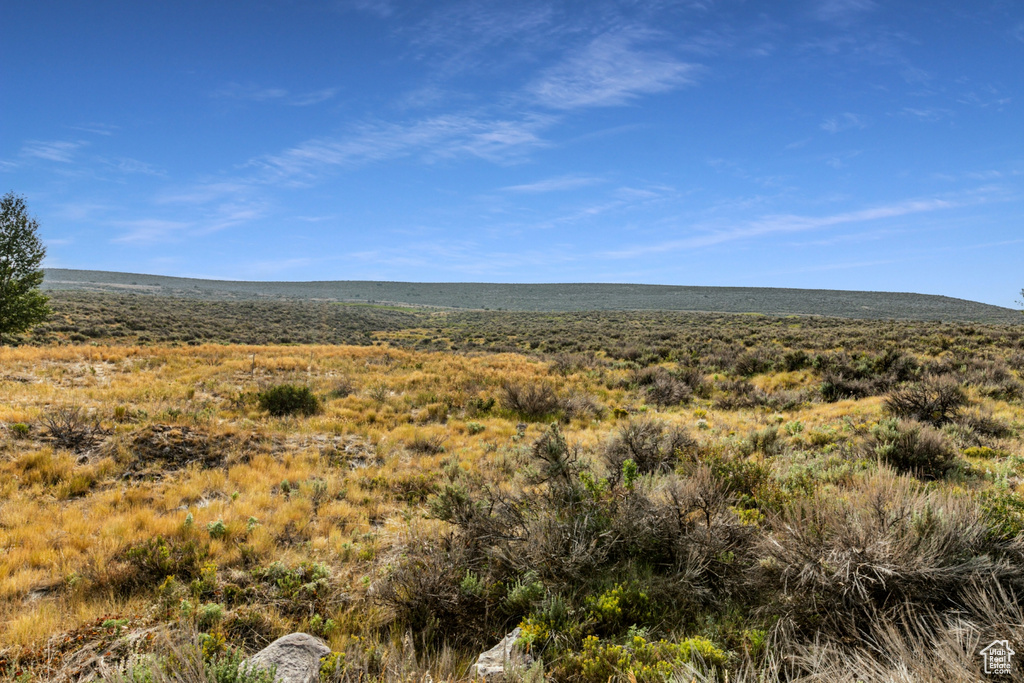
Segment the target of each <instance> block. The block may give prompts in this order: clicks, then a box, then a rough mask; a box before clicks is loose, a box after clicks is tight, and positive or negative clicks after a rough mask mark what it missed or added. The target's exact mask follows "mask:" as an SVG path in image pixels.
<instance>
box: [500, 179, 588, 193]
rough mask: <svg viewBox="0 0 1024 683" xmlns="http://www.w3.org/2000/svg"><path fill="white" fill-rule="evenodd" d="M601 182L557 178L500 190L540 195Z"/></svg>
mask: <svg viewBox="0 0 1024 683" xmlns="http://www.w3.org/2000/svg"><path fill="white" fill-rule="evenodd" d="M600 182H602V181H601V179H600V178H592V177H587V176H572V175H567V176H558V177H556V178H548V179H546V180H538V181H537V182H533V183H525V184H523V185H509V186H508V187H503V188H501V189H502V190H505V191H506V192H524V193H528V194H540V193H544V192H562V191H565V190H575V189H578V188H580V187H586V186H588V185H594V184H595V183H600Z"/></svg>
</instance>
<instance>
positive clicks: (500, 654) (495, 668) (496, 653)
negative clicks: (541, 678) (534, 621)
mask: <svg viewBox="0 0 1024 683" xmlns="http://www.w3.org/2000/svg"><path fill="white" fill-rule="evenodd" d="M519 633H520V629H519V627H518V626H517V627H516V628H515V630H514V631H512V632H511V633H509V634H508V635H507V636H505V637H504V638H502V639H501V642H499V643H498V644H497V645H495V646H494V647H492V648H491V649H490V650H488V651H487V652H484V653H483V654H481V655H480V656H479V657H477V659H476V664H474V665H473V666H472V667H471V668H470V670H469V673H470V675H471V676H473V677H474V678H483V679H485V680H488V681H498V680H501V679H502V678H504V676H505V671H506V669H507V668H508V667H509V666H513V667H525V666H529V664H530V656H529V655H527V654H524V653H523V652H521V651H520V650H519V648H517V647H516V641H517V640H519Z"/></svg>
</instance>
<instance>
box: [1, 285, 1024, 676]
mask: <svg viewBox="0 0 1024 683" xmlns="http://www.w3.org/2000/svg"><path fill="white" fill-rule="evenodd" d="M74 297H82V298H80V299H75V298H62V295H58V296H55V297H54V301H53V305H54V307H55V309H57V310H58V311H63V313H59V315H65V316H67V317H66V318H65V322H64V323H56V322H54V321H51V323H49V324H48V325H47V326H44V329H42V330H41V331H40V332H39V333H38V334H37V335H35V336H34V337H30V338H27V339H25V340H24V341H25V342H26V343H24V344H23V345H21V346H19V347H17V348H2V349H0V368H2V370H0V373H2V374H0V399H2V400H0V548H2V549H3V551H4V552H2V553H0V677H4V678H6V679H15V678H18V679H19V680H36V679H38V680H51V679H56V680H68V681H71V680H81V679H83V678H85V677H88V676H93V677H94V678H102V679H106V680H109V681H150V680H152V681H159V680H183V681H200V680H204V681H207V680H218V681H221V680H224V681H227V680H253V681H256V680H260V679H259V678H258V676H259V675H260V674H258V673H253V672H247V671H244V670H243V669H242V668H241V667H242V666H243V659H244V656H246V655H247V654H249V653H252V652H254V651H256V650H258V649H259V648H261V647H263V646H264V645H266V644H267V643H269V642H270V641H271V640H273V639H274V638H276V637H278V636H281V635H284V634H286V633H289V632H292V631H297V630H301V631H306V632H309V633H313V634H315V635H317V636H319V637H321V638H323V639H324V640H325V641H326V642H327V643H328V644H329V645H330V647H331V648H332V650H333V653H334V654H332V655H331V656H330V657H329V658H327V660H326V661H325V666H324V669H323V675H322V678H323V680H333V681H355V680H381V681H385V680H386V681H393V680H413V679H415V680H423V679H425V677H426V676H427V675H428V674H429V676H430V677H431V678H432V679H433V680H437V681H441V680H457V679H465V678H467V677H468V668H469V665H470V664H471V663H472V661H473V659H474V658H475V656H476V654H477V653H479V652H481V651H482V650H484V649H487V648H489V647H491V646H492V645H494V644H495V643H496V642H497V641H498V640H499V639H500V638H502V637H504V635H505V634H506V633H508V632H510V631H511V630H512V629H514V628H516V627H519V628H520V646H521V647H522V648H523V649H524V650H527V651H529V653H530V654H531V656H532V657H533V659H534V661H535V663H534V664H532V665H530V667H528V668H526V669H524V670H523V671H518V672H514V675H515V676H516V677H518V678H522V679H530V680H539V677H540V676H541V675H543V676H544V677H547V678H549V679H553V680H558V681H570V682H574V683H589V682H593V683H605V682H606V681H608V680H609V679H612V680H617V681H662V680H669V679H680V680H687V681H689V680H698V681H724V680H726V679H728V680H730V681H737V680H739V681H763V680H793V681H796V680H803V681H819V680H820V681H833V680H856V679H862V680H889V679H895V680H904V679H906V680H943V681H970V680H977V678H978V677H979V676H981V674H980V673H979V672H980V666H981V659H980V658H979V657H978V656H977V652H978V650H980V648H982V647H984V645H985V644H987V643H988V642H991V641H992V640H995V639H997V638H998V639H1005V638H1009V639H1010V640H1011V642H1022V641H1020V639H1021V638H1024V628H1022V627H1021V623H1024V620H1022V615H1021V614H1020V610H1019V607H1018V602H1017V599H1016V598H1015V596H1017V595H1020V594H1021V591H1022V590H1024V537H1022V531H1024V496H1022V495H1021V494H1022V493H1024V433H1022V430H1024V404H1022V400H1024V389H1022V388H1024V384H1022V381H1021V380H1022V377H1021V372H1022V371H1024V333H1022V330H1021V328H1020V327H1011V326H1002V327H1000V326H970V327H968V326H963V325H944V324H940V323H914V324H908V325H905V326H904V325H895V324H890V323H885V322H878V323H870V322H863V321H860V322H850V321H845V322H844V321H834V320H827V319H794V318H762V317H751V316H712V315H706V316H701V315H683V314H678V315H676V314H655V313H648V314H640V313H633V314H625V313H623V314H618V313H608V314H572V315H570V314H559V315H547V314H521V318H518V324H517V325H515V326H514V329H513V327H512V325H513V322H514V321H515V320H517V318H515V316H512V315H511V314H504V313H493V314H484V313H479V314H477V313H473V314H470V313H461V314H447V313H446V314H426V313H408V312H404V311H389V312H378V311H374V310H372V309H367V310H365V311H362V310H361V311H358V312H357V313H358V315H364V314H367V315H368V316H369V317H366V318H359V322H358V323H355V322H354V323H353V325H354V327H353V329H357V328H358V329H360V330H362V331H361V332H358V333H356V332H353V334H354V335H356V336H357V337H358V335H363V336H362V337H358V338H355V337H354V338H353V340H352V341H356V342H358V343H359V344H361V345H303V346H298V345H292V346H285V345H251V346H246V345H241V344H232V345H229V344H220V343H207V342H205V341H202V340H199V339H196V340H195V342H196V343H183V342H186V341H189V340H184V339H180V340H178V341H177V343H175V342H173V341H172V340H164V339H163V338H162V337H159V336H158V335H160V334H164V333H165V332H166V333H167V334H171V332H167V331H165V332H159V331H152V330H147V331H146V332H145V334H146V335H153V337H151V338H150V340H148V341H145V342H143V343H140V340H139V331H130V332H126V334H125V335H124V336H118V335H113V334H110V332H111V330H114V329H126V330H127V329H128V327H127V324H126V323H111V322H110V321H111V320H114V319H115V317H116V316H119V315H121V314H122V313H121V312H122V311H123V310H127V309H124V307H125V306H128V305H129V304H128V303H126V302H134V303H133V305H134V304H138V305H140V306H142V305H143V303H139V302H141V301H142V299H141V298H140V299H138V300H133V299H132V298H131V297H127V298H118V297H111V298H110V299H109V300H107V301H106V303H104V299H103V298H102V297H100V296H98V295H83V294H75V295H74ZM148 300H149V299H146V301H148ZM69 302H70V303H69ZM72 304H73V305H74V306H79V305H81V306H86V304H88V306H90V307H92V308H89V311H91V312H90V313H89V314H88V316H87V318H88V320H89V321H91V322H90V323H88V324H92V325H94V326H95V329H97V330H102V331H103V333H102V334H97V335H96V336H87V337H86V338H87V339H89V340H92V341H90V342H82V341H75V340H73V339H71V335H73V334H76V333H77V332H70V331H67V330H63V331H62V330H59V329H57V327H58V326H59V324H66V325H68V326H69V327H75V329H76V330H79V329H83V328H82V327H81V325H83V324H86V323H84V322H83V320H85V319H84V318H80V317H76V316H79V315H80V314H81V311H82V310H84V309H81V308H73V307H72V308H68V306H71V305H72ZM196 305H198V304H196ZM238 305H240V306H241V305H246V306H248V305H252V306H259V305H262V304H257V303H255V302H248V303H244V304H243V303H239V304H238ZM266 305H267V306H271V305H272V306H282V309H281V310H282V311H283V312H282V316H283V317H282V320H286V319H287V320H288V321H289V322H287V325H288V326H293V323H294V321H291V319H288V318H287V316H290V315H295V316H298V318H296V320H297V319H301V318H302V316H306V315H307V314H312V312H313V311H314V310H316V305H315V304H310V306H312V307H311V308H309V309H308V311H307V310H306V309H302V307H301V306H300V307H299V309H296V310H298V311H299V312H297V313H296V312H295V311H294V310H292V311H290V312H285V311H286V309H287V305H286V304H283V303H275V304H266ZM62 306H63V307H64V308H61V307H62ZM104 306H105V307H107V309H108V310H106V311H103V310H101V309H102V308H103V307H104ZM335 308H337V309H344V307H341V306H336V307H335ZM213 310H222V309H213ZM255 310H263V309H255ZM268 310H269V309H268ZM74 311H78V312H74ZM166 313H167V315H174V313H173V311H170V312H166ZM378 313H379V314H380V315H381V316H382V317H381V318H380V319H377V318H374V317H373V316H376V315H378ZM332 315H333V314H332ZM344 315H348V313H347V312H344ZM392 315H394V316H397V317H390V316H392ZM213 317H215V316H211V320H212V318H213ZM68 320H70V322H68ZM387 321H390V322H387ZM396 321H397V322H396ZM384 322H387V324H384ZM392 323H393V324H392ZM212 324H213V323H212V322H211V325H212ZM218 324H219V323H218ZM276 324H277V323H274V322H273V321H271V322H270V323H268V328H267V329H265V330H260V329H258V328H257V329H255V330H254V331H252V332H251V334H252V335H253V336H254V337H259V336H260V335H270V336H273V335H274V334H277V333H276V332H268V331H267V330H274V329H277V328H275V327H274V326H275V325H276ZM281 324H282V325H285V323H281ZM117 325H123V327H121V328H118V327H117ZM224 325H225V326H224V327H220V328H217V327H209V328H206V327H204V326H205V323H204V322H203V321H202V320H199V322H198V323H197V326H196V329H211V330H213V329H223V330H228V331H230V330H231V329H234V328H232V327H231V324H228V323H224ZM360 325H362V326H363V327H359V326H360ZM249 327H250V329H252V325H251V321H250V323H249ZM237 329H241V327H238V328H237ZM282 329H283V328H282ZM295 329H300V327H298V326H293V327H292V330H293V331H292V334H293V335H294V336H296V337H298V336H299V334H300V333H296V332H294V330H295ZM325 329H326V328H325ZM545 329H547V334H544V331H545ZM173 334H175V335H178V333H177V332H173ZM218 334H219V332H218ZM225 334H227V336H228V337H230V334H234V333H233V332H230V334H229V333H227V332H226V333H225ZM301 334H304V333H301ZM325 334H334V332H329V331H328V332H325ZM345 334H347V332H345ZM179 336H180V335H179ZM33 339H34V340H35V341H34V342H33ZM297 340H298V339H295V341H297ZM424 340H426V341H424ZM100 341H102V342H103V343H99V342H100ZM158 341H161V343H157V342H158ZM222 341H230V339H229V338H225V339H223V340H222ZM44 342H46V343H44ZM1014 639H1017V640H1016V641H1014ZM907 672H909V673H907ZM900 676H903V677H904V678H900Z"/></svg>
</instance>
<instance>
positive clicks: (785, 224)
mask: <svg viewBox="0 0 1024 683" xmlns="http://www.w3.org/2000/svg"><path fill="white" fill-rule="evenodd" d="M956 206H960V204H958V203H956V202H953V201H949V200H945V199H916V200H911V201H906V202H902V203H898V204H890V205H887V206H879V207H874V208H870V209H861V210H860V211H851V212H847V213H839V214H834V215H831V216H798V215H792V214H786V215H777V216H765V217H764V218H760V219H758V220H754V221H750V222H747V223H743V224H740V225H737V226H734V227H730V228H726V229H724V230H711V231H709V232H706V233H704V234H697V235H693V236H691V237H685V238H682V239H677V240H668V241H664V242H661V243H658V244H651V245H647V246H641V247H633V248H629V249H622V250H618V251H611V252H606V253H605V255H606V256H607V257H609V258H633V257H635V256H642V255H644V254H651V253H661V252H668V251H678V250H681V249H695V248H700V247H710V246H716V245H719V244H724V243H727V242H735V241H738V240H745V239H753V238H757V237H763V236H766V235H773V234H786V233H797V232H808V231H812V230H821V229H825V228H832V227H836V226H840V225H852V224H856V223H865V222H870V221H876V220H882V219H885V218H896V217H899V216H906V215H910V214H916V213H924V212H929V211H938V210H941V209H950V208H954V207H956Z"/></svg>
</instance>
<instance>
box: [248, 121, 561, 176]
mask: <svg viewBox="0 0 1024 683" xmlns="http://www.w3.org/2000/svg"><path fill="white" fill-rule="evenodd" d="M552 121H553V120H552V119H551V118H550V117H546V116H527V117H524V118H519V119H500V118H490V117H483V116H472V115H468V114H463V115H459V114H452V115H445V116H437V117H433V118H428V119H424V120H421V121H414V122H411V123H406V124H396V123H377V124H365V125H362V126H359V127H357V128H355V129H354V130H353V131H352V132H351V133H350V134H349V135H343V136H338V137H331V138H318V139H313V140H308V141H306V142H304V143H302V144H300V145H297V146H296V147H292V148H291V149H287V150H285V151H283V152H281V153H280V154H274V155H269V156H264V157H260V158H258V159H255V160H253V161H252V162H250V165H251V166H255V167H258V168H262V169H263V170H264V171H266V172H268V173H270V177H271V178H272V179H282V178H286V179H307V178H309V177H312V176H315V175H316V174H317V173H319V172H321V171H323V170H325V169H328V168H330V167H346V166H349V167H351V166H359V165H363V164H367V163H372V162H377V161H384V160H388V159H397V158H401V157H407V156H414V155H418V156H420V157H421V158H423V159H424V160H425V161H428V162H430V161H436V160H439V159H447V158H455V157H478V158H481V159H487V160H490V161H497V162H505V161H513V160H516V159H519V158H522V155H523V154H525V152H527V151H529V150H532V149H535V148H537V147H540V146H542V145H544V144H545V143H544V141H543V140H542V139H541V138H540V136H539V134H540V131H541V130H542V129H543V128H545V127H547V126H549V125H550V124H551V123H552Z"/></svg>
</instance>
